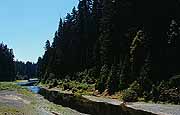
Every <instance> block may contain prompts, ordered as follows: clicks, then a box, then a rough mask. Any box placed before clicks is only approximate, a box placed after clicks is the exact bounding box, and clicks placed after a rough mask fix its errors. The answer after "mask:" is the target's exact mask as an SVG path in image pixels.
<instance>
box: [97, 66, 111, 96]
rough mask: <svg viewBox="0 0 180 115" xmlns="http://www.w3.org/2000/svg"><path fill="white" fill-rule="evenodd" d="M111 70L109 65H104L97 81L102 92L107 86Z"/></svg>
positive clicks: (98, 88)
mask: <svg viewBox="0 0 180 115" xmlns="http://www.w3.org/2000/svg"><path fill="white" fill-rule="evenodd" d="M109 72H110V71H109V67H108V66H107V65H104V66H102V68H101V72H100V78H99V80H98V81H97V83H96V89H97V90H99V92H101V93H102V92H103V91H104V90H105V89H106V88H107V79H108V77H109Z"/></svg>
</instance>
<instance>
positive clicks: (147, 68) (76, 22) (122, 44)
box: [37, 0, 180, 93]
mask: <svg viewBox="0 0 180 115" xmlns="http://www.w3.org/2000/svg"><path fill="white" fill-rule="evenodd" d="M179 13H180V2H179V1H178V0H177V1H176V0H166V1H164V0H138V1H135V0H80V1H79V5H78V7H77V9H76V8H75V7H74V8H73V9H72V12H71V13H68V14H67V15H66V17H65V18H64V19H63V20H62V19H60V21H59V27H58V29H57V31H56V32H55V35H54V40H53V42H52V44H50V42H49V40H48V41H47V42H46V46H45V53H44V55H43V57H40V58H39V60H38V63H37V64H38V68H37V72H38V73H37V74H38V76H39V77H40V78H41V80H42V82H44V83H45V82H46V81H47V80H52V79H61V80H63V79H70V80H78V81H84V80H85V81H86V82H88V83H96V89H98V90H99V91H100V92H103V91H104V90H105V89H108V92H109V93H114V92H115V91H118V90H121V89H125V88H128V87H129V85H130V84H131V83H132V82H133V81H135V80H137V81H138V83H140V84H141V85H143V87H144V89H147V90H151V88H152V87H151V86H152V83H154V84H158V83H159V82H161V81H162V80H168V79H169V78H171V77H172V76H174V75H177V74H180V53H179V52H180V25H179V24H180V23H179V21H180V20H179V18H180V15H179ZM144 85H147V86H144ZM148 85H150V86H148Z"/></svg>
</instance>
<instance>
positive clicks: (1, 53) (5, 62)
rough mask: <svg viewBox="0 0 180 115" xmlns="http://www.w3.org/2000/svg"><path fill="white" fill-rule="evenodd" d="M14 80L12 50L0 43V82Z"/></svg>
mask: <svg viewBox="0 0 180 115" xmlns="http://www.w3.org/2000/svg"><path fill="white" fill-rule="evenodd" d="M13 80H15V65H14V54H13V50H12V49H9V48H8V47H7V45H4V44H3V43H0V81H13Z"/></svg>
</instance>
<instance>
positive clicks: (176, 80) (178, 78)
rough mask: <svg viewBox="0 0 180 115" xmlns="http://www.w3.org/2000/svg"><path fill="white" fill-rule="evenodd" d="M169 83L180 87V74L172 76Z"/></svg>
mask: <svg viewBox="0 0 180 115" xmlns="http://www.w3.org/2000/svg"><path fill="white" fill-rule="evenodd" d="M169 85H170V86H171V87H175V88H180V76H179V75H176V76H173V77H171V78H170V80H169Z"/></svg>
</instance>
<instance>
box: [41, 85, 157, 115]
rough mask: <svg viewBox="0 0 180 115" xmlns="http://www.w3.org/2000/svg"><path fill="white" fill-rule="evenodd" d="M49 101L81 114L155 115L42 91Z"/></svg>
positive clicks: (69, 95) (71, 95)
mask: <svg viewBox="0 0 180 115" xmlns="http://www.w3.org/2000/svg"><path fill="white" fill-rule="evenodd" d="M39 93H40V94H41V95H42V96H44V98H46V99H47V100H49V101H51V102H54V103H55V104H59V105H62V106H64V107H69V108H71V109H75V110H77V111H79V112H81V113H85V114H91V115H155V114H153V113H150V112H146V111H143V110H135V109H132V108H128V107H126V106H125V105H124V104H120V105H113V104H110V103H105V102H96V101H91V100H89V99H87V98H84V97H82V96H77V95H74V94H65V93H60V92H58V91H50V90H48V89H43V88H42V89H41V90H40V92H39Z"/></svg>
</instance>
